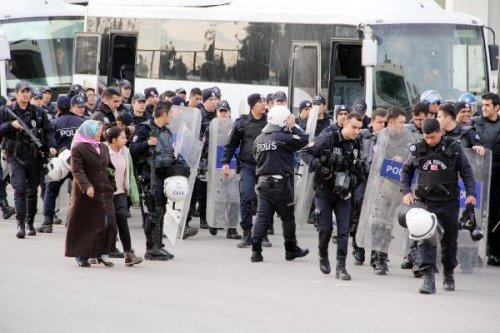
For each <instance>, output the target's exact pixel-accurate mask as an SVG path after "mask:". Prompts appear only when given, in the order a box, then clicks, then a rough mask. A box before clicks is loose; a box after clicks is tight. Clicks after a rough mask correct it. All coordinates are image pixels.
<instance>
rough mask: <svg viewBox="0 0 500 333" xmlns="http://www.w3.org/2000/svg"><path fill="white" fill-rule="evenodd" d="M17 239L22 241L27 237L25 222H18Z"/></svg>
mask: <svg viewBox="0 0 500 333" xmlns="http://www.w3.org/2000/svg"><path fill="white" fill-rule="evenodd" d="M16 237H17V238H20V239H21V238H24V237H26V225H25V224H24V221H23V222H21V221H17V232H16Z"/></svg>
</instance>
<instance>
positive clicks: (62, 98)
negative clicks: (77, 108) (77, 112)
mask: <svg viewBox="0 0 500 333" xmlns="http://www.w3.org/2000/svg"><path fill="white" fill-rule="evenodd" d="M56 105H57V108H58V109H59V110H62V109H68V108H69V105H70V101H69V97H68V95H59V96H58V97H57V103H56Z"/></svg>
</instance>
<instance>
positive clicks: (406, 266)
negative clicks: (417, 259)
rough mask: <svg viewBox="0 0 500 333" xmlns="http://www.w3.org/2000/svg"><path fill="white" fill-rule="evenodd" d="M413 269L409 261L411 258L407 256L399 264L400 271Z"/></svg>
mask: <svg viewBox="0 0 500 333" xmlns="http://www.w3.org/2000/svg"><path fill="white" fill-rule="evenodd" d="M412 268H413V262H412V261H411V257H410V255H409V254H408V255H407V256H406V257H404V258H403V262H402V263H401V269H412Z"/></svg>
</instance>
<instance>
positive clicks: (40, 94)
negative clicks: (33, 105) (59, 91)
mask: <svg viewBox="0 0 500 333" xmlns="http://www.w3.org/2000/svg"><path fill="white" fill-rule="evenodd" d="M38 97H43V92H42V89H40V88H36V89H33V90H32V91H31V98H38Z"/></svg>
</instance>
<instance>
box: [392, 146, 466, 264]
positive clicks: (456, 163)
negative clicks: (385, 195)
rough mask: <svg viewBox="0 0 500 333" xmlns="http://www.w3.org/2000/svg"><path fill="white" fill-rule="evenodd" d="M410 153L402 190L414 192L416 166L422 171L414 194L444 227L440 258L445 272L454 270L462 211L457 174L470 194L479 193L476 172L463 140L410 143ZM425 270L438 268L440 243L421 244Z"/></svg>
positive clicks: (406, 163)
mask: <svg viewBox="0 0 500 333" xmlns="http://www.w3.org/2000/svg"><path fill="white" fill-rule="evenodd" d="M410 152H411V154H410V156H409V158H408V160H407V161H406V162H405V164H404V166H403V169H402V172H401V193H402V194H403V195H406V194H408V193H410V192H411V181H412V179H413V176H414V174H415V170H418V172H419V175H420V176H419V178H418V182H417V190H416V191H415V194H416V196H417V197H418V198H420V199H421V200H422V201H423V202H424V203H425V204H426V205H427V210H428V211H429V212H432V213H435V214H436V216H437V218H438V221H439V224H440V225H441V227H443V229H444V235H443V238H442V240H441V261H442V263H443V268H444V271H445V272H453V269H454V268H455V266H456V265H457V259H456V256H457V237H458V224H457V221H458V214H459V190H458V184H457V182H458V174H460V177H461V178H462V180H463V182H464V186H465V191H466V195H467V196H474V197H475V196H476V192H475V184H474V175H473V172H472V169H471V166H470V164H469V161H468V160H467V157H466V155H465V153H464V151H463V149H462V147H460V144H459V143H458V142H457V141H456V140H455V139H453V138H443V139H442V140H441V142H440V143H439V144H438V145H437V146H436V147H429V146H428V145H427V144H426V143H425V141H423V140H422V141H420V142H418V143H417V144H413V145H411V146H410ZM419 247H420V252H421V256H422V264H421V268H422V270H426V269H427V268H431V269H433V270H435V269H436V250H437V246H436V244H435V242H433V241H432V240H430V239H429V240H424V241H423V242H422V243H421V244H420V245H419Z"/></svg>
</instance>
